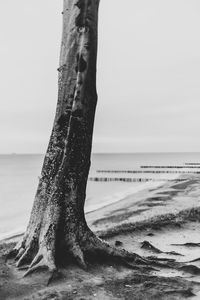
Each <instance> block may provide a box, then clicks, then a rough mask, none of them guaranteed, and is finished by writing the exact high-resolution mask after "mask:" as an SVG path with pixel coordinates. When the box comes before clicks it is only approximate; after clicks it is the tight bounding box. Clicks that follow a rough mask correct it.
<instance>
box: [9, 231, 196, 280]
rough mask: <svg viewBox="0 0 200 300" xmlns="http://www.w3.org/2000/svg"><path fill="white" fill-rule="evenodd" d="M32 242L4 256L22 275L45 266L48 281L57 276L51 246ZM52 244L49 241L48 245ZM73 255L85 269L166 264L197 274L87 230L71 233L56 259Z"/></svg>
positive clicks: (152, 267) (141, 268)
mask: <svg viewBox="0 0 200 300" xmlns="http://www.w3.org/2000/svg"><path fill="white" fill-rule="evenodd" d="M35 245H36V244H35V242H31V243H29V245H28V246H26V247H24V245H23V243H21V247H19V245H17V246H16V247H15V248H14V249H13V250H12V251H11V252H10V253H9V254H8V256H7V258H8V259H11V258H12V259H13V258H14V259H15V261H16V266H17V267H18V269H19V270H26V272H25V274H24V277H26V276H28V275H30V274H32V273H34V272H37V271H41V270H48V273H49V274H50V275H49V278H48V283H47V284H49V283H50V282H52V281H53V280H54V279H57V278H59V276H60V273H59V272H58V269H59V267H60V264H59V260H58V259H56V258H57V256H56V255H57V252H56V251H55V249H51V250H50V247H48V246H47V245H45V244H44V243H40V245H39V246H37V247H36V246H35ZM51 246H52V245H51ZM70 257H71V258H73V260H74V261H75V263H76V264H77V265H78V266H79V267H81V268H82V269H83V270H85V271H86V270H87V269H88V263H91V262H92V263H94V262H95V263H102V262H108V261H109V263H110V262H114V263H116V264H119V265H121V266H124V267H126V268H129V269H132V270H137V271H140V272H143V273H145V272H150V271H158V269H157V268H159V269H160V268H161V269H162V268H169V269H176V270H181V271H185V272H188V273H191V274H194V273H195V274H200V269H199V268H198V267H196V266H193V265H188V264H187V263H180V262H177V261H176V260H175V259H168V258H160V257H159V258H158V257H156V256H149V257H146V258H144V257H141V256H140V255H138V254H135V253H130V252H128V251H126V250H124V249H119V248H117V247H114V246H111V245H109V244H108V243H107V242H106V241H103V240H101V239H99V238H98V237H97V236H96V235H94V234H93V233H92V232H91V231H90V230H88V232H86V234H83V238H82V239H80V237H79V239H78V238H75V236H73V237H71V240H70V242H69V238H68V241H67V243H66V244H65V246H64V247H63V248H62V253H61V252H60V259H61V260H66V258H67V260H68V261H69V259H70Z"/></svg>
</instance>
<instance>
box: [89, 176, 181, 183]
mask: <svg viewBox="0 0 200 300" xmlns="http://www.w3.org/2000/svg"><path fill="white" fill-rule="evenodd" d="M175 180H176V181H185V179H181V178H176V179H175ZM89 181H103V182H106V181H121V182H148V181H174V179H162V178H125V177H123V178H122V177H89Z"/></svg>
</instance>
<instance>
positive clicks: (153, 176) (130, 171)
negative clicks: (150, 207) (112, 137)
mask: <svg viewBox="0 0 200 300" xmlns="http://www.w3.org/2000/svg"><path fill="white" fill-rule="evenodd" d="M43 159H44V155H42V154H12V155H0V240H2V239H5V238H9V237H12V236H15V235H18V234H21V233H22V232H24V230H25V229H26V226H27V223H28V220H29V217H30V211H31V208H32V205H33V200H34V195H35V192H36V189H37V185H38V180H39V176H40V172H41V167H42V162H43ZM198 172H200V153H126V154H124V153H120V154H119V153H118V154H116V153H115V154H113V153H101V154H92V164H91V170H90V174H89V179H88V184H87V194H86V203H85V212H86V213H88V212H91V211H94V210H97V209H99V208H101V207H103V206H106V205H110V204H112V203H113V202H116V201H121V200H123V199H124V198H126V197H127V196H130V195H132V194H135V193H138V192H139V191H141V190H144V189H148V188H152V187H156V186H159V185H161V184H163V183H164V182H166V181H169V180H175V179H177V178H179V176H180V175H181V176H182V177H181V178H183V176H184V174H187V173H198ZM134 198H135V197H134Z"/></svg>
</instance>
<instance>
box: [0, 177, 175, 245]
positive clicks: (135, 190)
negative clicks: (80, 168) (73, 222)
mask: <svg viewBox="0 0 200 300" xmlns="http://www.w3.org/2000/svg"><path fill="white" fill-rule="evenodd" d="M179 177H180V175H177V174H175V175H173V176H172V182H173V181H174V180H176V179H177V178H179ZM166 183H167V181H151V182H145V183H141V184H140V185H137V186H134V187H131V188H130V187H129V188H127V189H126V190H124V191H122V192H117V193H113V194H111V195H109V196H105V197H103V199H102V201H101V202H99V203H96V204H94V205H90V206H89V207H88V208H87V206H86V208H85V214H86V215H87V214H90V213H93V212H94V213H95V212H98V211H99V210H101V209H104V208H105V209H106V208H107V207H109V206H112V205H113V204H115V203H117V202H121V201H124V200H125V199H126V198H127V197H132V196H136V195H137V194H139V193H140V192H142V193H148V190H150V189H156V188H159V187H161V186H162V185H164V184H166ZM25 230H26V227H25V228H23V229H22V228H20V229H16V230H12V231H10V232H7V233H4V234H1V235H0V244H1V243H3V242H9V241H11V240H13V239H15V237H21V236H22V235H23V234H24V232H25Z"/></svg>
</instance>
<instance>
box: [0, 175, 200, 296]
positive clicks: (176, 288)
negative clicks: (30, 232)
mask: <svg viewBox="0 0 200 300" xmlns="http://www.w3.org/2000/svg"><path fill="white" fill-rule="evenodd" d="M184 178H186V176H185V175H184ZM86 216H87V221H88V224H89V226H90V227H91V229H92V230H94V231H95V232H96V233H97V234H98V235H99V236H100V237H102V238H103V239H105V240H107V241H108V242H110V243H111V244H113V245H116V246H117V247H119V248H120V247H123V248H125V249H126V250H129V251H131V252H135V253H138V254H140V255H142V256H145V257H149V258H151V259H153V257H156V258H157V259H162V262H163V261H164V259H166V262H167V263H166V264H163V265H162V266H157V267H156V268H155V270H150V271H142V270H132V269H128V268H126V267H124V266H121V265H119V264H117V263H116V262H115V261H107V262H105V261H104V262H98V263H96V262H95V263H93V264H90V265H89V269H88V271H87V272H86V271H83V270H81V269H80V268H78V267H77V266H76V265H74V264H73V262H71V263H70V264H68V265H67V266H66V267H65V268H62V269H61V274H62V276H61V278H59V279H57V280H56V281H54V282H52V283H51V285H49V286H47V276H46V275H45V274H46V273H45V272H38V273H37V274H32V275H31V276H30V277H28V278H23V271H18V270H17V269H16V268H15V267H14V262H13V261H8V262H7V263H6V262H5V257H4V254H5V253H6V252H7V251H8V249H9V248H11V247H12V246H13V244H14V243H15V242H16V241H17V240H18V239H19V237H15V238H14V239H10V240H7V241H4V242H2V243H1V244H0V253H1V254H0V299H79V300H81V299H82V300H83V299H87V300H90V299H99V300H102V299H141V300H143V299H170V300H171V299H186V298H189V299H200V176H199V175H197V174H195V175H191V174H190V175H188V176H187V178H186V179H185V180H184V181H183V182H178V181H176V180H175V181H173V182H167V183H165V184H164V185H162V186H160V187H158V188H155V189H151V190H144V191H140V192H138V193H137V194H134V195H132V196H128V197H126V198H125V199H123V200H121V201H118V202H116V203H113V204H111V205H109V206H106V207H103V208H101V209H99V210H97V211H94V212H90V213H88V214H87V215H86ZM168 262H169V264H168Z"/></svg>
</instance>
